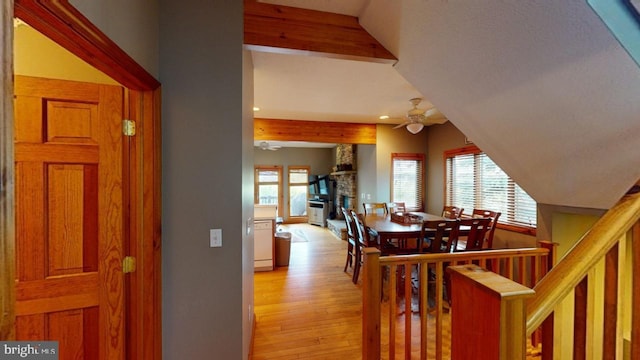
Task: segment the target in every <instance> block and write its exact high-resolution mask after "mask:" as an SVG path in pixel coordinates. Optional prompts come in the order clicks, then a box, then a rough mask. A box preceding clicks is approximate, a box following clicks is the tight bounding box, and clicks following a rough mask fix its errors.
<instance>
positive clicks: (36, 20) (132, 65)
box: [14, 0, 160, 90]
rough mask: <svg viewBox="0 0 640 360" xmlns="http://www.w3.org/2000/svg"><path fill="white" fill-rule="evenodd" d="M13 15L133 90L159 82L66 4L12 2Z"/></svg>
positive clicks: (33, 1) (66, 2) (29, 0)
mask: <svg viewBox="0 0 640 360" xmlns="http://www.w3.org/2000/svg"><path fill="white" fill-rule="evenodd" d="M14 11H15V16H16V17H19V18H20V19H21V20H23V21H24V22H26V23H27V24H29V25H30V26H31V27H33V28H34V29H36V30H38V31H39V32H41V33H42V34H43V35H45V36H46V37H48V38H49V39H51V40H53V41H55V42H56V43H57V44H59V45H60V46H62V47H63V48H65V49H67V50H69V51H70V52H71V53H73V54H74V55H76V56H77V57H79V58H80V59H82V60H84V61H85V62H87V63H88V64H91V65H92V66H93V67H95V68H96V69H98V70H100V71H102V72H103V73H105V74H107V75H108V76H110V77H111V78H113V79H114V80H116V81H117V82H119V83H120V84H122V85H124V86H125V87H127V88H129V89H134V90H154V89H157V88H158V87H159V86H160V82H158V80H156V79H155V78H154V77H153V76H152V75H151V74H149V73H148V72H147V70H145V69H144V68H143V67H142V66H140V65H139V64H138V63H137V62H136V61H135V60H134V59H133V58H131V57H130V56H129V55H128V54H127V53H126V52H125V51H124V50H122V49H121V48H120V47H119V46H118V45H117V44H116V43H115V42H113V40H111V39H109V37H108V36H107V35H105V34H104V33H103V32H102V31H100V29H98V28H97V27H96V26H95V25H94V24H92V23H91V22H90V21H89V19H87V18H86V17H85V16H84V15H82V13H80V11H78V10H77V9H76V8H74V7H73V5H71V4H69V2H68V1H36V0H15V7H14Z"/></svg>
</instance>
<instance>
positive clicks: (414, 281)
mask: <svg viewBox="0 0 640 360" xmlns="http://www.w3.org/2000/svg"><path fill="white" fill-rule="evenodd" d="M544 246H547V247H550V246H551V245H550V244H549V243H546V244H544ZM549 252H550V251H549V249H548V248H542V247H540V248H528V249H503V250H486V251H468V252H459V253H452V254H421V255H402V256H380V252H379V251H378V250H377V249H375V248H367V249H365V251H364V257H365V259H364V265H363V273H364V274H363V283H362V291H363V296H362V298H363V309H362V317H363V324H362V331H363V336H362V339H363V343H362V358H363V359H380V358H381V354H382V352H383V351H384V353H385V355H386V356H385V358H388V359H390V360H392V359H395V358H396V357H398V358H405V359H409V358H412V356H414V357H416V356H417V357H419V358H420V359H426V358H427V356H429V358H433V357H434V356H435V358H436V359H446V358H448V355H449V354H448V353H449V347H448V344H449V343H450V341H451V340H450V338H448V336H450V332H449V331H446V330H447V328H448V325H449V321H450V317H449V315H448V312H447V311H445V310H446V309H447V305H448V302H447V301H446V300H445V296H450V293H449V289H447V286H445V285H444V283H445V282H444V281H443V280H444V279H445V278H446V277H447V274H445V268H446V267H447V266H455V265H464V264H477V265H479V266H480V267H483V268H490V269H491V270H492V271H493V272H496V273H498V274H500V275H502V276H504V277H506V278H508V279H511V280H513V281H515V282H519V283H522V284H523V285H525V286H527V287H532V286H533V285H535V284H536V283H537V282H538V281H539V280H540V279H541V278H542V277H543V276H544V274H545V273H546V271H547V269H548V266H549V259H550V258H551V257H550V256H549ZM406 269H411V271H406ZM414 270H415V274H414ZM405 279H411V281H404V280H405ZM414 293H415V294H420V295H416V296H415V297H416V298H417V299H416V302H417V304H416V305H415V307H412V306H411V304H412V302H411V301H412V299H413V298H414V296H412V294H414ZM445 294H448V295H445ZM404 305H406V306H404ZM425 309H426V311H425ZM445 333H446V334H445ZM445 336H447V338H445Z"/></svg>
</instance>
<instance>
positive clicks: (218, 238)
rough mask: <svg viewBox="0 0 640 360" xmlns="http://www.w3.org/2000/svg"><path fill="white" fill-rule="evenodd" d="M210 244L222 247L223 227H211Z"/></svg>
mask: <svg viewBox="0 0 640 360" xmlns="http://www.w3.org/2000/svg"><path fill="white" fill-rule="evenodd" d="M209 246H210V247H222V229H209Z"/></svg>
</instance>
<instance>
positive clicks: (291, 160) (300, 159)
mask: <svg viewBox="0 0 640 360" xmlns="http://www.w3.org/2000/svg"><path fill="white" fill-rule="evenodd" d="M252 134H253V133H252ZM253 156H254V164H255V165H267V166H270V165H280V166H282V175H283V182H282V187H283V189H282V190H283V199H284V204H283V205H284V206H283V209H282V210H283V213H282V216H283V217H284V219H285V221H286V220H287V219H288V218H289V202H288V199H289V183H288V181H287V180H288V179H287V171H288V168H289V166H310V167H311V174H315V175H317V174H329V173H331V172H332V171H333V170H332V169H331V168H332V167H334V166H335V165H336V155H335V148H281V149H279V150H277V151H271V150H262V149H260V148H258V147H254V151H253Z"/></svg>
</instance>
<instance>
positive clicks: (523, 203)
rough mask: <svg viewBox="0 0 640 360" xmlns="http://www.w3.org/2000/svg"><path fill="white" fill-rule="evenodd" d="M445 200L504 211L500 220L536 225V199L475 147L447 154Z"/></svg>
mask: <svg viewBox="0 0 640 360" xmlns="http://www.w3.org/2000/svg"><path fill="white" fill-rule="evenodd" d="M445 157H446V202H447V205H455V206H458V207H462V208H464V209H465V211H464V212H465V213H467V214H469V213H471V211H472V210H473V209H474V208H475V209H486V210H493V211H499V212H501V213H502V215H501V216H500V219H499V222H500V223H504V224H510V225H515V226H523V227H536V216H537V213H536V211H537V210H536V202H535V201H534V200H533V199H532V198H531V197H530V196H529V195H528V194H527V193H526V192H525V191H524V190H522V188H520V186H518V184H516V183H515V181H513V179H511V178H510V177H509V176H508V175H507V174H505V172H504V171H502V169H500V168H499V167H498V165H496V164H495V163H494V162H493V161H492V160H491V159H490V158H489V157H488V156H487V155H486V154H485V153H483V152H481V151H480V150H479V149H478V148H476V147H473V148H471V149H467V151H452V152H448V153H445Z"/></svg>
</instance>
